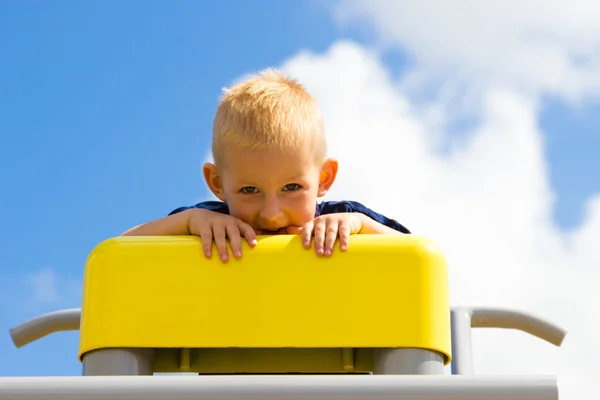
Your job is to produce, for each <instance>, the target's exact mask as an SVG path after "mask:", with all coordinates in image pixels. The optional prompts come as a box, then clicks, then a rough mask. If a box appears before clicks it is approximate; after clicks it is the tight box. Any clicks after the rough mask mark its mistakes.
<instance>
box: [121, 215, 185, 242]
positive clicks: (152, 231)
mask: <svg viewBox="0 0 600 400" xmlns="http://www.w3.org/2000/svg"><path fill="white" fill-rule="evenodd" d="M192 211H193V210H191V209H190V210H185V211H182V212H179V213H176V214H172V215H169V216H168V217H164V218H160V219H157V220H154V221H150V222H147V223H145V224H142V225H138V226H136V227H134V228H131V229H129V230H128V231H126V232H124V233H122V234H121V236H166V235H190V234H191V233H190V229H189V224H190V213H191V212H192Z"/></svg>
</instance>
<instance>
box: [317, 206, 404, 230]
mask: <svg viewBox="0 0 600 400" xmlns="http://www.w3.org/2000/svg"><path fill="white" fill-rule="evenodd" d="M343 212H357V213H361V214H364V215H366V216H368V217H370V218H372V219H374V220H375V221H377V222H379V223H380V224H382V225H385V226H389V227H390V228H392V229H395V230H397V231H399V232H402V233H410V231H409V230H408V229H407V228H406V227H405V226H403V225H402V224H400V223H399V222H398V221H396V220H394V219H392V218H388V217H386V216H385V215H382V214H380V213H378V212H375V211H373V210H372V209H370V208H369V207H367V206H365V205H363V204H361V203H359V202H357V201H350V200H343V201H324V202H321V203H319V205H318V206H317V216H318V215H325V214H334V213H343Z"/></svg>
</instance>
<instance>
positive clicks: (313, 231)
mask: <svg viewBox="0 0 600 400" xmlns="http://www.w3.org/2000/svg"><path fill="white" fill-rule="evenodd" d="M362 227H363V220H362V218H361V215H360V214H356V213H338V214H327V215H321V216H319V217H317V218H315V219H313V220H312V221H310V222H309V223H307V224H306V225H304V226H303V227H301V228H292V229H288V233H290V234H293V233H300V234H301V235H302V244H303V245H304V247H305V248H307V249H308V248H310V242H311V238H312V236H313V235H314V242H315V251H316V252H317V254H319V255H326V256H329V255H331V253H333V247H334V245H335V241H336V239H337V238H338V237H339V239H340V250H342V251H345V250H346V249H347V248H348V242H349V239H350V235H352V234H356V233H360V231H361V229H362Z"/></svg>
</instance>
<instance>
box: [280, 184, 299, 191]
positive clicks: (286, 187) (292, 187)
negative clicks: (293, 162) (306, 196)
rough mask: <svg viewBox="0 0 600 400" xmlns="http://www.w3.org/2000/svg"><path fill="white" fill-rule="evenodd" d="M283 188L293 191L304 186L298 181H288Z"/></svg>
mask: <svg viewBox="0 0 600 400" xmlns="http://www.w3.org/2000/svg"><path fill="white" fill-rule="evenodd" d="M283 188H284V189H285V190H287V191H290V192H293V191H294V190H298V189H301V188H302V186H300V185H298V184H297V183H288V184H287V185H285V186H284V187H283Z"/></svg>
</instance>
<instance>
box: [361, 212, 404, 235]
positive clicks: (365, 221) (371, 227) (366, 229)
mask: <svg viewBox="0 0 600 400" xmlns="http://www.w3.org/2000/svg"><path fill="white" fill-rule="evenodd" d="M360 218H361V220H362V228H361V230H360V234H363V235H369V234H385V235H403V234H404V233H402V232H399V231H397V230H395V229H392V228H390V227H389V226H385V225H383V224H380V223H379V222H377V221H375V220H374V219H372V218H369V217H368V216H367V215H364V214H360Z"/></svg>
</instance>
